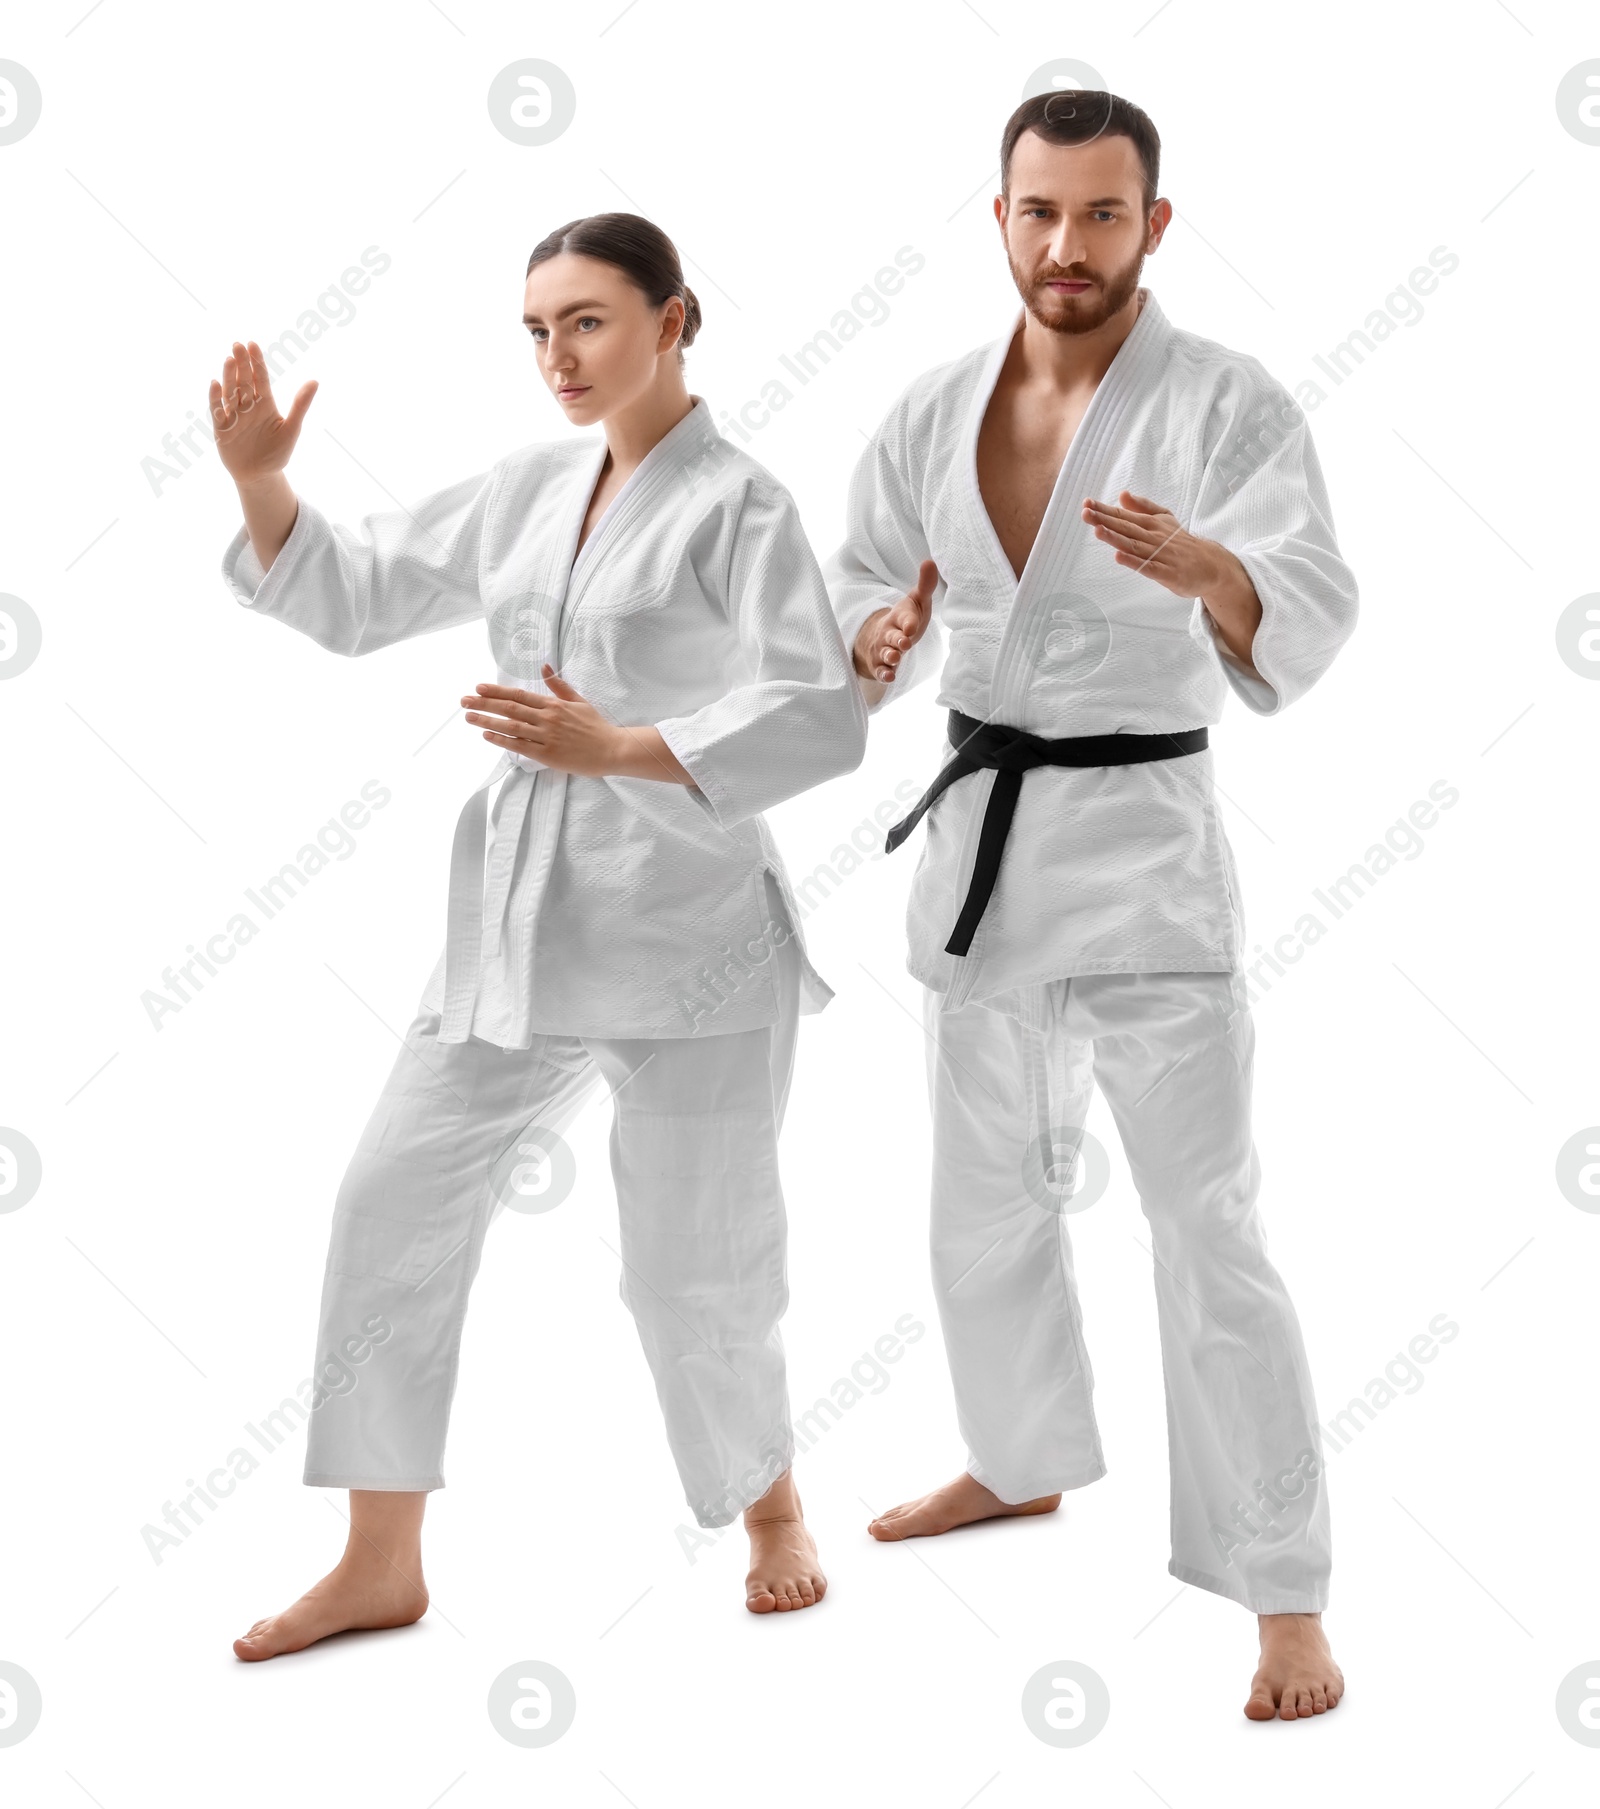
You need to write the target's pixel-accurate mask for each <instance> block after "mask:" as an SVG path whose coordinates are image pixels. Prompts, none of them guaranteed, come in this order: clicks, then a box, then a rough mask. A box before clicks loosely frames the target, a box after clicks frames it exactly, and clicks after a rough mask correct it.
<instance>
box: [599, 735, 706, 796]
mask: <svg viewBox="0 0 1600 1809" xmlns="http://www.w3.org/2000/svg"><path fill="white" fill-rule="evenodd" d="M612 732H613V734H614V736H615V744H614V748H613V751H612V764H610V765H608V768H607V770H608V771H609V772H610V773H611V774H613V775H614V776H615V777H617V778H619V779H662V780H665V781H666V782H667V783H668V784H669V785H688V786H691V787H692V786H693V785H694V782H695V781H694V775H693V773H691V772H690V771H689V769H688V768H687V767H686V766H685V765H684V764H683V762H682V761H681V760H680V759H679V758H678V756H677V755H676V754H675V753H673V751H672V749H671V748H670V747H668V746H667V742H666V737H665V736H664V735H663V734H662V733H661V731H660V729H656V728H637V729H634V728H620V727H619V728H616V729H614V730H613V731H612Z"/></svg>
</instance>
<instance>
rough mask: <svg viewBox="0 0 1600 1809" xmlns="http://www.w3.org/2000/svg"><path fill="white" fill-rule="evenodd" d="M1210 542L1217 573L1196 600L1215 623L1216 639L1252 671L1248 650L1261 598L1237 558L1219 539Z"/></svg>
mask: <svg viewBox="0 0 1600 1809" xmlns="http://www.w3.org/2000/svg"><path fill="white" fill-rule="evenodd" d="M1210 545H1211V546H1212V548H1213V549H1214V552H1215V556H1216V564H1217V575H1216V577H1215V578H1214V579H1212V580H1211V581H1210V582H1209V583H1207V584H1206V586H1205V587H1204V589H1203V590H1202V592H1201V596H1200V601H1201V602H1202V603H1203V604H1204V605H1205V609H1206V614H1207V615H1209V616H1210V617H1211V620H1212V621H1213V622H1214V623H1215V624H1216V630H1217V638H1218V639H1219V640H1220V641H1221V642H1222V643H1223V645H1224V646H1225V647H1226V648H1227V649H1228V651H1229V652H1230V653H1231V654H1233V655H1234V657H1235V658H1236V659H1238V660H1240V661H1241V662H1242V663H1243V664H1244V665H1246V666H1248V667H1249V668H1250V670H1251V671H1252V672H1253V671H1254V670H1255V662H1254V661H1253V660H1252V659H1251V657H1250V652H1251V649H1252V647H1254V645H1255V638H1256V630H1257V629H1258V628H1259V627H1260V626H1261V599H1260V598H1259V597H1258V596H1257V595H1256V587H1255V585H1254V584H1252V583H1251V581H1250V574H1249V572H1247V571H1246V570H1245V568H1244V566H1243V564H1242V563H1241V562H1240V561H1239V559H1238V558H1237V557H1236V556H1235V555H1234V554H1233V553H1230V552H1229V551H1228V549H1227V548H1226V547H1225V546H1223V545H1221V544H1220V542H1217V541H1212V542H1210Z"/></svg>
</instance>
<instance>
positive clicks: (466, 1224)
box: [304, 879, 800, 1527]
mask: <svg viewBox="0 0 1600 1809" xmlns="http://www.w3.org/2000/svg"><path fill="white" fill-rule="evenodd" d="M767 901H768V907H769V919H768V920H769V921H772V920H773V919H777V920H779V921H782V920H784V916H785V914H784V911H783V905H782V900H781V898H780V897H779V896H778V894H777V891H776V888H775V887H774V886H773V885H772V882H771V881H770V879H769V880H768V882H767ZM768 958H769V959H770V960H771V961H772V963H773V983H774V986H775V987H776V989H777V993H778V999H779V1009H780V1016H779V1021H778V1022H777V1023H776V1024H774V1025H770V1026H766V1027H763V1028H760V1029H756V1030H745V1031H735V1032H731V1033H728V1034H724V1035H714V1034H709V1033H707V1032H702V1034H700V1035H699V1036H695V1037H668V1038H651V1039H646V1038H619V1039H611V1038H600V1037H575V1036H535V1037H534V1039H533V1044H532V1046H531V1047H530V1048H528V1049H515V1050H507V1049H502V1048H499V1047H498V1046H497V1045H495V1044H493V1043H487V1042H484V1041H482V1040H480V1039H478V1038H472V1039H470V1040H469V1041H467V1042H465V1043H440V1042H438V1041H437V1040H436V1033H437V1031H438V1028H439V1022H440V1019H439V1014H438V1012H436V1011H421V1012H419V1013H418V1015H417V1017H416V1019H415V1020H414V1021H413V1023H412V1025H411V1027H410V1029H409V1030H408V1031H407V1033H406V1039H405V1047H404V1049H403V1050H402V1051H401V1052H400V1054H399V1056H398V1058H397V1059H396V1061H395V1064H394V1069H393V1071H392V1072H391V1074H390V1076H389V1078H388V1081H387V1082H386V1084H385V1086H384V1089H383V1092H382V1094H381V1095H380V1097H379V1099H378V1103H377V1106H376V1108H375V1110H374V1111H373V1114H372V1117H371V1119H370V1121H369V1122H368V1124H367V1128H366V1130H365V1131H364V1132H363V1134H362V1136H361V1140H360V1143H359V1144H358V1146H357V1148H356V1153H355V1155H354V1157H353V1158H352V1160H351V1162H350V1165H349V1168H348V1170H347V1171H346V1173H345V1177H344V1181H343V1183H342V1185H341V1187H340V1190H339V1194H338V1199H337V1203H336V1205H335V1208H334V1216H333V1231H332V1238H331V1241H330V1245H329V1250H328V1260H327V1268H326V1271H325V1275H324V1280H323V1290H322V1305H321V1312H320V1321H319V1326H318V1332H317V1369H316V1376H317V1380H318V1384H319V1393H320V1396H321V1398H320V1399H319V1400H317V1401H316V1404H314V1406H313V1409H312V1412H311V1415H310V1424H309V1429H308V1433H307V1441H308V1442H307V1449H306V1467H305V1477H304V1480H305V1481H306V1482H307V1483H309V1484H311V1485H313V1486H314V1487H319V1488H351V1489H437V1488H442V1487H443V1486H444V1476H443V1473H442V1465H443V1457H444V1444H445V1432H446V1427H447V1423H448V1420H449V1415H450V1404H451V1399H452V1397H453V1395H454V1393H455V1385H456V1366H457V1359H458V1355H459V1351H460V1345H461V1330H462V1324H463V1321H464V1318H465V1315H466V1310H467V1295H468V1291H469V1289H470V1288H471V1285H472V1280H473V1277H474V1276H475V1275H476V1273H477V1270H478V1262H479V1257H480V1255H481V1253H482V1248H483V1239H484V1234H485V1232H486V1231H487V1229H488V1227H489V1225H490V1223H491V1222H492V1221H493V1220H494V1219H495V1218H496V1217H497V1216H498V1215H499V1213H500V1211H501V1201H500V1199H499V1198H498V1197H496V1193H495V1187H494V1184H493V1183H492V1179H491V1177H492V1176H494V1175H495V1174H496V1173H497V1172H498V1173H501V1174H503V1173H504V1172H505V1171H506V1167H507V1165H506V1163H505V1162H504V1161H503V1160H502V1159H503V1158H505V1157H506V1156H507V1154H508V1153H510V1152H514V1151H515V1150H516V1149H517V1148H518V1147H522V1148H528V1147H530V1146H531V1145H532V1144H533V1143H536V1142H537V1141H538V1137H539V1134H540V1133H546V1134H548V1133H557V1134H559V1132H560V1131H562V1130H563V1129H564V1128H565V1127H566V1126H567V1125H568V1124H569V1123H570V1122H571V1121H572V1119H573V1117H574V1116H575V1114H576V1113H577V1111H578V1108H579V1106H580V1105H581V1104H582V1103H583V1101H584V1100H585V1099H586V1098H587V1097H588V1095H589V1094H590V1093H591V1092H592V1091H593V1089H594V1088H595V1087H596V1086H597V1085H598V1084H599V1083H600V1081H601V1080H602V1079H603V1080H604V1081H605V1083H606V1085H607V1086H608V1088H609V1089H610V1091H611V1094H612V1098H613V1109H614V1114H615V1116H614V1119H613V1123H612V1130H611V1168H612V1174H613V1177H614V1179H615V1184H616V1192H617V1208H618V1217H619V1225H620V1233H621V1253H622V1263H623V1268H622V1277H621V1287H620V1292H621V1295H622V1299H623V1301H624V1302H625V1303H626V1305H627V1307H628V1308H629V1310H630V1311H631V1312H632V1314H633V1317H634V1322H635V1324H636V1326H637V1328H638V1332H639V1337H640V1341H641V1342H642V1344H643V1346H644V1352H645V1356H646V1358H647V1359H648V1361H649V1364H650V1369H651V1372H652V1374H653V1376H654V1378H655V1385H656V1394H657V1397H658V1399H659V1400H660V1403H661V1410H662V1413H663V1415H664V1416H665V1420H666V1430H667V1440H668V1443H669V1445H670V1447H671V1450H672V1455H673V1458H674V1460H675V1462H676V1463H677V1466H678V1474H679V1476H680V1478H681V1479H682V1482H683V1487H684V1492H685V1495H686V1498H687V1500H688V1503H689V1506H690V1508H691V1510H692V1511H693V1513H694V1516H695V1518H696V1520H697V1521H698V1523H699V1524H700V1525H701V1526H708V1527H710V1526H726V1525H727V1524H728V1523H729V1522H730V1521H732V1520H733V1519H735V1518H736V1517H737V1516H738V1515H739V1514H740V1513H741V1512H742V1511H743V1510H744V1509H745V1508H746V1507H748V1506H749V1505H750V1503H751V1502H753V1501H757V1500H759V1499H760V1498H761V1496H762V1495H764V1494H765V1493H766V1491H767V1490H768V1489H769V1488H770V1487H771V1486H772V1484H773V1482H774V1481H776V1480H777V1478H778V1477H779V1476H781V1475H782V1474H783V1473H784V1472H785V1471H786V1470H787V1469H788V1468H789V1465H790V1462H791V1461H792V1458H793V1454H794V1434H793V1428H792V1425H791V1423H790V1418H789V1398H788V1389H787V1384H786V1381H785V1374H784V1354H783V1341H782V1338H781V1335H780V1333H779V1330H778V1321H779V1319H780V1318H781V1317H782V1315H783V1312H784V1309H785V1307H786V1306H787V1305H788V1299H789V1291H788V1274H787V1266H786V1259H785V1246H786V1231H787V1221H786V1217H785V1212H784V1202H783V1195H782V1192H781V1189H780V1186H779V1179H778V1131H779V1128H780V1126H781V1124H782V1121H783V1112H784V1106H785V1104H786V1102H787V1099H788V1092H789V1080H790V1075H791V1073H792V1070H793V1064H794V1049H795V1033H796V1027H797V1025H796V1020H797V1013H798V1003H799V980H800V963H799V956H798V951H797V949H796V945H795V943H794V941H793V939H792V938H791V939H789V940H786V941H785V942H783V943H782V945H781V946H779V947H777V948H776V949H774V951H773V952H772V954H771V955H770V957H768ZM536 1159H537V1158H536ZM558 1209H559V1208H558ZM384 1325H387V1326H388V1327H389V1328H391V1329H389V1330H388V1331H387V1332H385V1331H384V1330H383V1329H382V1328H383V1326H384ZM508 1393H509V1390H508ZM580 1455H581V1454H579V1453H577V1452H574V1453H572V1454H571V1456H570V1458H569V1459H568V1460H567V1461H566V1463H565V1465H564V1467H565V1468H576V1466H577V1464H578V1463H579V1461H580Z"/></svg>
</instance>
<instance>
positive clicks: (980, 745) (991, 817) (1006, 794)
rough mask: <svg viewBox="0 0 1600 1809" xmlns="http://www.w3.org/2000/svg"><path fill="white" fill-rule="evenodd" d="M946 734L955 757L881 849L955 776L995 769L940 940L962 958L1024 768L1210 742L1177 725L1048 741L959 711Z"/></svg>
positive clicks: (1149, 755)
mask: <svg viewBox="0 0 1600 1809" xmlns="http://www.w3.org/2000/svg"><path fill="white" fill-rule="evenodd" d="M948 734H949V737H950V745H951V746H952V747H953V748H954V749H955V750H956V751H955V754H954V757H953V758H952V759H950V760H949V761H948V762H947V763H946V764H945V765H944V766H943V767H942V768H941V769H940V772H939V775H938V777H937V778H936V779H935V780H934V782H933V783H932V784H931V785H930V786H929V787H928V789H927V790H926V791H925V792H924V793H923V794H922V796H921V797H920V798H919V799H918V800H917V802H916V804H915V806H914V807H913V809H912V810H911V813H910V815H909V816H904V817H902V818H901V819H900V821H899V822H898V823H896V824H895V825H894V827H893V828H892V829H891V830H890V831H889V835H888V839H887V840H886V841H885V842H884V844H883V851H884V853H885V854H893V853H894V851H895V849H896V848H898V847H899V846H900V844H901V843H902V842H903V841H904V840H905V839H906V837H907V836H908V835H910V833H911V831H912V830H913V829H915V828H916V826H917V824H918V823H920V822H921V821H922V817H923V813H924V812H925V811H926V810H927V809H928V808H929V806H930V805H932V804H933V803H934V802H935V800H936V799H938V798H939V797H940V796H942V795H943V793H944V792H945V791H947V790H948V789H949V787H950V786H952V785H954V784H955V782H956V780H957V779H964V778H966V776H967V774H968V773H976V772H981V771H982V770H983V769H984V768H986V767H988V768H992V769H993V770H994V774H995V781H994V789H993V790H992V791H991V792H990V793H989V804H988V808H987V809H986V810H985V811H984V813H983V827H982V828H981V829H980V830H979V832H978V853H977V858H976V859H975V860H974V862H973V866H972V880H971V883H970V884H969V885H968V887H967V896H966V902H965V903H964V904H963V905H962V907H961V915H960V916H959V917H958V918H957V919H956V927H955V929H954V930H953V931H952V932H951V935H950V940H949V941H948V942H947V943H946V944H945V945H944V946H945V952H946V954H950V955H964V954H966V952H967V950H968V949H969V948H971V946H972V937H973V933H974V931H975V930H976V929H977V927H978V923H979V920H980V919H981V918H982V916H983V913H984V910H985V908H986V907H987V905H988V903H989V898H990V895H991V894H992V893H993V891H994V887H995V881H996V880H997V879H998V878H999V877H1000V856H1001V854H1002V852H1003V851H1004V849H1005V845H1006V837H1007V835H1008V834H1009V833H1010V831H1011V819H1012V817H1013V816H1015V814H1016V809H1017V798H1018V796H1019V795H1020V793H1021V791H1022V775H1023V774H1024V773H1025V772H1029V771H1031V770H1032V769H1033V768H1034V767H1036V766H1143V765H1144V764H1145V763H1146V762H1147V761H1150V760H1177V759H1179V758H1181V757H1182V756H1183V755H1184V754H1198V753H1199V752H1201V750H1202V749H1204V748H1205V747H1207V746H1208V745H1209V744H1210V737H1209V735H1208V734H1207V731H1206V730H1205V729H1177V730H1174V731H1173V732H1172V733H1170V734H1160V735H1127V734H1116V735H1066V736H1063V737H1062V738H1061V739H1060V740H1058V741H1049V740H1046V739H1045V737H1044V736H1042V735H1030V734H1029V733H1028V732H1027V730H1026V729H1012V728H1007V727H1006V725H1005V724H1004V723H1002V722H980V721H979V720H978V719H977V717H975V716H966V715H963V713H962V712H961V711H960V710H952V711H951V712H950V721H949V726H948Z"/></svg>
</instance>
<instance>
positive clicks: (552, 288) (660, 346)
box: [522, 252, 683, 427]
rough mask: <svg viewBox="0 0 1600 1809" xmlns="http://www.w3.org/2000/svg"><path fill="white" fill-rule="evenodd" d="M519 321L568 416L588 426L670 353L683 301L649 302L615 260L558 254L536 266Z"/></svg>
mask: <svg viewBox="0 0 1600 1809" xmlns="http://www.w3.org/2000/svg"><path fill="white" fill-rule="evenodd" d="M522 321H523V325H524V326H525V327H526V328H527V329H528V332H529V333H530V334H531V335H532V338H533V345H534V354H535V356H536V357H537V358H538V360H539V370H540V372H541V374H542V375H543V377H544V380H545V382H546V383H547V384H549V386H550V393H551V395H553V396H554V397H555V399H556V400H557V401H558V402H559V403H560V404H561V408H562V412H563V413H564V414H565V415H566V417H567V419H568V420H569V421H571V422H573V423H574V424H575V425H577V426H581V427H587V426H592V425H593V424H594V423H595V422H597V421H603V420H605V419H606V417H607V416H608V415H612V414H615V413H616V412H617V410H618V409H619V408H625V407H626V406H627V405H628V404H629V403H630V402H634V401H636V400H637V399H638V398H639V397H640V396H642V395H643V394H644V392H645V391H646V390H647V389H648V388H649V387H650V385H651V384H652V383H653V382H654V381H655V379H656V373H657V371H658V370H659V368H660V360H661V359H662V358H663V357H672V356H674V351H673V348H674V347H675V346H676V344H677V339H678V332H679V329H680V328H681V327H682V325H683V303H682V302H681V301H680V300H678V298H677V297H676V296H674V297H673V298H672V299H671V300H670V301H665V302H663V303H662V304H661V306H660V307H659V308H652V307H651V306H650V304H649V302H648V301H646V300H645V297H644V294H643V292H642V291H641V290H640V289H638V288H636V287H635V286H634V284H633V283H632V282H630V281H629V279H628V278H627V277H626V276H624V275H623V273H622V272H621V271H620V270H619V269H617V267H616V265H615V264H608V263H606V262H605V261H604V259H602V258H590V257H581V256H578V255H576V254H574V253H570V252H561V253H560V254H558V255H557V256H556V257H553V258H547V259H546V260H545V261H544V262H543V263H542V264H535V265H534V267H533V269H532V270H531V271H530V272H529V273H528V282H527V286H526V288H524V290H523V292H522Z"/></svg>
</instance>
